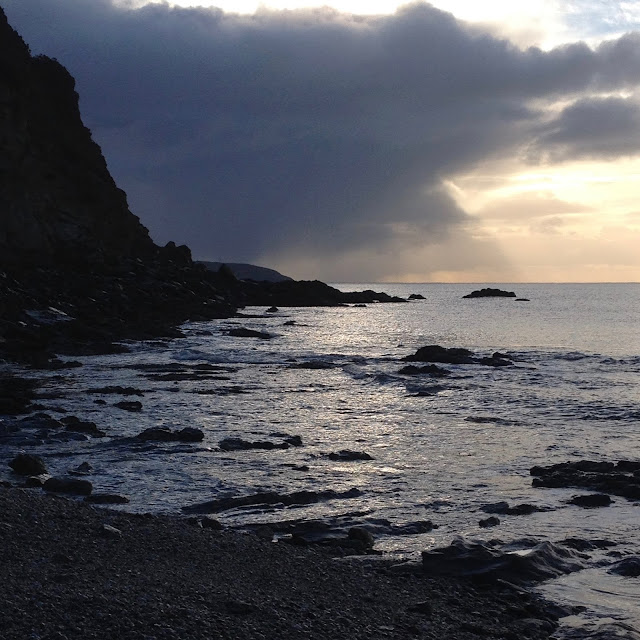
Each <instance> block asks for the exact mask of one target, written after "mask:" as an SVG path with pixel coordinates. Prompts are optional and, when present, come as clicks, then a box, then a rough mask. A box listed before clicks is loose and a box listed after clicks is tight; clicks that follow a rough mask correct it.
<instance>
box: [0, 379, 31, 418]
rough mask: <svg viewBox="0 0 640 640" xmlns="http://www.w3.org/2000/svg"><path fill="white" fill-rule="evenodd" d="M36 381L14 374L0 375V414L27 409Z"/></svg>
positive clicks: (11, 413)
mask: <svg viewBox="0 0 640 640" xmlns="http://www.w3.org/2000/svg"><path fill="white" fill-rule="evenodd" d="M36 387H37V382H36V381H35V380H31V379H28V378H18V377H16V376H10V375H3V376H0V415H12V416H13V415H17V414H20V413H25V412H27V411H28V410H29V405H30V403H31V401H32V400H33V398H34V395H35V389H36Z"/></svg>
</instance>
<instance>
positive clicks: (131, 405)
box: [113, 400, 142, 411]
mask: <svg viewBox="0 0 640 640" xmlns="http://www.w3.org/2000/svg"><path fill="white" fill-rule="evenodd" d="M113 406H114V407H118V409H124V410H125V411H142V402H138V401H137V400H132V401H130V402H128V401H126V400H123V401H122V402H116V403H115V404H114V405H113Z"/></svg>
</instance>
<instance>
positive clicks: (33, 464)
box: [9, 453, 47, 476]
mask: <svg viewBox="0 0 640 640" xmlns="http://www.w3.org/2000/svg"><path fill="white" fill-rule="evenodd" d="M9 466H10V467H11V468H12V469H13V472H14V473H17V474H19V475H21V476H39V475H42V474H43V473H47V467H46V466H45V464H44V460H43V459H42V458H41V457H40V456H35V455H32V454H30V453H19V454H18V455H17V456H16V457H15V458H14V459H13V460H12V461H11V462H10V463H9Z"/></svg>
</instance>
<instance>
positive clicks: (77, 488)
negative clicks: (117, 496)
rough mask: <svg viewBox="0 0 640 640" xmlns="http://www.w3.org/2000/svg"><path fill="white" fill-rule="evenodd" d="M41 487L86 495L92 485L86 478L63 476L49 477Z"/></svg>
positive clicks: (56, 491)
mask: <svg viewBox="0 0 640 640" xmlns="http://www.w3.org/2000/svg"><path fill="white" fill-rule="evenodd" d="M42 488H43V489H44V490H45V491H51V492H54V493H71V494H74V495H79V496H88V495H90V494H91V492H92V491H93V485H92V484H91V483H90V482H89V481H88V480H79V479H78V478H63V477H53V478H49V479H48V480H47V481H46V482H45V483H44V484H43V485H42Z"/></svg>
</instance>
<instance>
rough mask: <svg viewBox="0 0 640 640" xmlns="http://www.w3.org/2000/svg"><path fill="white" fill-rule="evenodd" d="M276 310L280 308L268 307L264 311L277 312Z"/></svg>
mask: <svg viewBox="0 0 640 640" xmlns="http://www.w3.org/2000/svg"><path fill="white" fill-rule="evenodd" d="M278 311H280V309H278V307H269V308H268V309H267V310H266V311H265V313H278Z"/></svg>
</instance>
